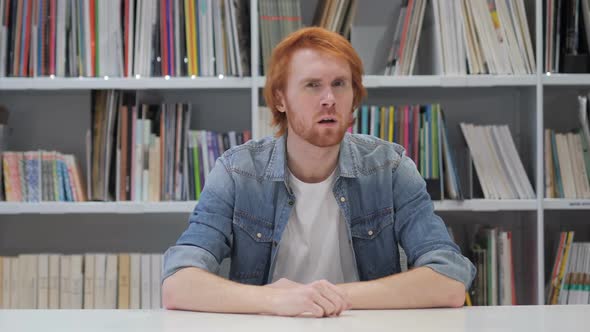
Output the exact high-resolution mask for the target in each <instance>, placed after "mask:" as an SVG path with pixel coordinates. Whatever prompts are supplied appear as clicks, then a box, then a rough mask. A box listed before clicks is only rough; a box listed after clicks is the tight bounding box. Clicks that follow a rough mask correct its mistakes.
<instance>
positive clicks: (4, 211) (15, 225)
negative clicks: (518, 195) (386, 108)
mask: <svg viewBox="0 0 590 332" xmlns="http://www.w3.org/2000/svg"><path fill="white" fill-rule="evenodd" d="M246 1H249V2H250V13H251V16H250V42H251V49H250V68H252V69H253V70H252V71H251V76H249V77H244V78H235V77H223V78H219V77H194V78H191V77H170V78H168V79H167V78H165V77H150V78H144V77H141V78H118V77H109V78H108V79H106V78H49V77H43V78H12V77H9V78H0V103H1V104H3V105H5V106H6V107H7V108H8V109H9V110H10V122H9V125H10V127H11V128H14V130H13V131H12V132H11V133H10V137H9V141H8V143H9V144H8V149H9V150H15V151H26V150H34V149H48V150H58V151H63V152H68V153H73V154H74V155H75V156H76V158H77V160H78V162H79V163H80V165H81V168H82V170H83V172H84V174H85V172H86V171H87V169H88V165H86V158H85V142H84V140H85V134H86V131H87V130H88V129H89V128H90V125H91V121H90V120H91V115H90V108H91V90H100V89H121V90H132V91H136V92H137V96H138V98H139V99H140V100H142V101H145V102H151V101H154V102H158V103H176V102H185V103H190V104H192V105H193V113H192V118H191V128H198V129H208V130H219V131H227V130H247V129H249V130H252V133H253V135H255V133H256V132H257V129H258V126H259V121H258V120H259V114H258V108H259V106H262V105H263V100H262V90H261V89H262V87H263V86H264V82H265V77H264V76H263V75H261V73H260V72H259V70H256V69H257V68H259V63H260V57H259V45H260V41H259V22H258V21H259V20H258V1H257V0H246ZM399 1H400V0H396V1H390V0H372V1H371V5H370V6H361V7H360V8H359V9H358V10H357V13H356V16H355V18H354V21H353V27H352V33H351V40H352V44H353V46H354V47H355V48H356V49H357V51H359V54H360V56H361V58H362V59H363V62H364V64H365V68H366V74H367V75H366V76H365V77H364V79H363V80H364V83H365V85H366V87H367V89H368V91H369V96H368V99H367V100H365V101H364V102H363V103H366V104H383V105H390V104H406V103H440V104H441V105H442V108H443V109H444V110H445V116H446V121H447V128H448V129H449V140H450V143H451V146H453V147H454V150H455V154H456V156H457V158H458V159H459V161H460V163H461V161H463V163H464V160H465V157H466V154H467V150H466V145H465V142H464V139H463V137H462V134H461V132H460V130H459V129H458V124H459V123H460V122H461V121H466V122H473V123H478V124H487V123H490V124H508V126H509V128H510V130H511V133H512V135H513V138H514V140H515V143H516V146H517V149H518V151H519V154H520V157H521V159H522V162H523V165H524V167H525V170H526V172H527V174H528V176H529V179H530V181H531V183H532V184H533V187H534V188H535V191H536V198H535V199H531V200H485V199H470V200H464V201H451V200H444V201H436V202H434V206H435V209H436V211H437V212H438V213H440V215H441V216H442V217H443V219H444V220H445V221H447V222H448V223H449V224H450V225H451V226H458V227H460V228H465V229H466V230H465V233H469V232H470V231H471V230H472V225H473V224H483V225H492V226H501V227H504V228H505V229H508V230H511V231H513V236H514V241H515V242H514V243H515V248H514V251H515V256H514V259H515V266H516V267H517V268H516V286H517V292H518V294H517V297H518V299H519V304H542V303H543V302H544V292H545V290H544V288H545V276H546V275H547V271H548V269H550V268H551V264H552V260H553V257H554V247H553V245H554V238H553V237H552V236H553V235H554V234H553V233H555V232H556V231H555V227H554V226H555V225H556V224H560V223H561V218H562V217H561V216H562V215H564V214H562V212H564V213H565V216H567V220H568V221H569V220H573V221H574V222H576V227H581V229H583V230H584V231H587V230H588V228H590V224H588V223H587V221H586V220H587V219H588V216H589V215H588V212H587V211H585V210H588V209H590V201H588V200H568V199H544V196H543V195H544V190H543V188H544V175H543V168H544V163H543V160H544V159H543V128H544V127H545V125H547V126H550V127H551V128H554V129H561V128H567V127H568V126H571V125H572V124H574V123H575V122H576V121H577V119H576V113H575V111H576V108H575V105H576V100H575V97H576V95H577V93H578V92H579V91H586V90H590V74H578V75H575V74H551V75H547V74H546V73H545V72H544V71H543V61H542V57H543V54H544V52H543V40H544V39H543V38H544V37H543V33H544V32H543V20H542V17H543V8H542V6H543V3H544V2H543V1H542V0H525V6H526V10H527V15H528V23H529V28H530V32H531V35H532V36H531V37H532V41H533V45H534V48H535V57H536V59H535V61H536V71H535V74H533V75H478V76H470V75H464V76H440V75H432V74H428V65H427V64H426V63H425V61H426V60H427V57H428V55H429V52H419V53H418V64H419V66H418V68H419V70H418V74H420V75H414V76H382V75H380V73H379V70H378V68H379V66H380V65H381V64H382V63H384V62H385V58H386V56H387V51H388V49H389V46H390V42H391V41H390V37H389V36H390V35H391V34H392V33H393V30H394V29H395V27H394V26H392V24H391V20H392V17H394V20H396V19H397V14H395V13H394V8H395V6H397V5H398V4H399ZM301 2H302V3H301V11H302V21H303V24H304V25H309V24H311V22H312V18H313V12H314V10H315V8H316V5H317V3H318V0H311V1H307V0H306V1H301ZM429 27H430V30H429ZM424 29H425V30H424V33H426V34H428V33H429V31H431V30H432V17H429V16H428V13H427V16H426V18H425V21H424ZM429 42H431V41H430V40H428V38H424V41H423V42H422V41H421V44H420V48H419V49H420V50H425V49H426V50H427V49H428V43H429ZM425 59H426V60H425ZM420 64H422V66H420ZM572 88H573V89H572ZM566 113H567V114H566ZM31 119H33V120H31ZM254 138H258V137H255V136H254ZM467 173H468V172H467V169H465V168H462V169H461V168H460V169H459V176H460V177H461V178H462V179H463V178H465V177H466V175H467ZM195 204H196V202H195V201H187V202H158V203H149V202H84V203H50V202H43V203H4V202H0V255H12V254H16V253H39V252H44V251H48V252H62V253H84V252H109V251H113V252H126V251H145V252H163V251H164V250H165V249H166V248H168V247H169V246H170V245H171V244H173V243H174V241H175V240H176V239H177V237H178V235H179V234H180V232H182V230H184V228H185V227H186V222H187V217H188V215H189V214H190V213H191V211H192V209H193V207H194V205H195ZM546 224H551V225H552V227H546ZM557 229H559V227H557ZM31 232H35V235H34V236H33V238H32V240H31V239H30V238H31V237H30V233H31ZM550 232H551V233H550Z"/></svg>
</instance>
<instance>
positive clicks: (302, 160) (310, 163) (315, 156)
mask: <svg viewBox="0 0 590 332" xmlns="http://www.w3.org/2000/svg"><path fill="white" fill-rule="evenodd" d="M339 152H340V145H335V146H331V147H325V148H324V147H318V146H315V145H312V144H310V143H309V142H307V141H305V140H303V139H301V138H300V137H298V136H297V135H293V134H290V135H287V165H288V167H289V171H290V172H291V174H293V175H294V176H295V177H296V178H298V179H299V180H301V181H303V182H307V183H317V182H321V181H323V180H325V179H327V178H328V177H329V176H330V174H332V172H333V171H334V169H335V168H336V165H337V164H338V153H339Z"/></svg>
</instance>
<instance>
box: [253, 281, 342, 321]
mask: <svg viewBox="0 0 590 332" xmlns="http://www.w3.org/2000/svg"><path fill="white" fill-rule="evenodd" d="M264 287H268V288H271V289H273V291H274V293H273V295H272V298H271V302H272V308H273V309H272V312H270V313H269V314H271V315H278V316H291V317H295V316H305V315H306V314H307V315H312V316H313V317H335V316H339V315H340V314H341V313H342V311H344V310H348V309H350V308H351V307H352V303H351V301H350V297H349V296H348V294H346V292H345V291H344V290H343V289H342V288H340V287H338V286H336V285H334V284H332V283H330V282H328V281H326V280H319V281H314V282H312V283H309V284H300V283H298V282H294V281H291V280H289V279H285V278H282V279H279V280H277V281H275V282H273V283H272V284H268V285H266V286H264Z"/></svg>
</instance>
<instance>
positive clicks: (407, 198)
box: [340, 155, 475, 309]
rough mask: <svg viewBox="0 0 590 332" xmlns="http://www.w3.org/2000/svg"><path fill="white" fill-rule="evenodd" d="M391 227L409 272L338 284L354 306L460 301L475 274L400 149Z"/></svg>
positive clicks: (442, 304)
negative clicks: (400, 157)
mask: <svg viewBox="0 0 590 332" xmlns="http://www.w3.org/2000/svg"><path fill="white" fill-rule="evenodd" d="M393 206H394V211H395V222H394V232H395V236H396V238H397V241H398V243H399V244H400V245H401V246H402V247H403V249H404V251H405V253H406V255H407V258H408V264H409V266H411V267H413V268H412V269H410V270H409V271H407V272H404V273H399V274H395V275H392V276H388V277H384V278H381V279H378V280H373V281H368V282H358V283H350V284H343V285H340V287H342V289H344V290H345V291H346V292H347V293H348V294H349V296H350V297H351V301H352V303H353V308H357V309H361V308H362V309H368V308H373V309H393V308H426V307H459V306H462V305H463V303H464V300H465V289H466V288H468V287H469V285H470V284H471V281H472V280H473V277H474V276H475V267H474V266H473V264H472V263H471V262H470V261H469V260H468V259H467V258H465V257H464V256H463V255H461V252H460V250H459V247H458V246H457V245H456V244H455V243H453V241H452V240H451V238H450V236H449V233H448V231H447V229H446V227H445V224H444V223H443V221H442V220H441V219H440V217H438V216H437V215H436V214H435V213H434V207H433V204H432V201H431V199H430V195H429V194H428V192H427V191H426V184H425V182H424V179H423V178H422V176H421V175H420V173H418V170H417V169H416V166H415V164H414V163H413V161H412V160H411V159H410V158H408V157H407V156H405V155H403V156H402V160H401V161H400V164H399V165H398V167H397V168H396V169H395V170H394V172H393Z"/></svg>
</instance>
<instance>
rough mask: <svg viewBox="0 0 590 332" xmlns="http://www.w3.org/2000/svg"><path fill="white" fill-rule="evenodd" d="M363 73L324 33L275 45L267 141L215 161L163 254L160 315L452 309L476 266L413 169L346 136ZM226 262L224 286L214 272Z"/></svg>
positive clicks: (384, 145) (390, 151) (305, 33)
mask: <svg viewBox="0 0 590 332" xmlns="http://www.w3.org/2000/svg"><path fill="white" fill-rule="evenodd" d="M362 74H363V69H362V63H361V60H360V58H359V57H358V55H357V54H356V52H355V51H354V49H353V48H352V46H351V45H350V43H349V42H348V41H347V40H346V39H344V38H343V37H341V36H340V35H338V34H336V33H332V32H329V31H327V30H324V29H322V28H305V29H301V30H299V31H296V32H294V33H292V34H291V35H289V36H288V37H287V38H286V39H284V40H283V41H282V42H281V43H280V44H278V45H277V46H276V48H275V49H274V51H273V54H272V59H271V62H270V68H269V70H268V76H267V80H266V86H265V88H264V97H265V100H266V103H267V105H268V107H269V108H270V109H271V112H272V115H273V124H274V125H275V126H277V127H278V133H277V135H276V137H274V138H273V137H269V138H264V139H261V140H259V141H250V142H247V143H246V144H244V145H241V146H238V147H235V148H233V149H230V150H229V151H227V152H226V153H224V154H223V155H222V156H221V157H220V158H219V159H218V160H217V162H216V164H215V167H214V168H213V170H212V171H211V173H210V174H209V176H208V178H207V182H206V185H205V188H204V190H203V192H202V194H201V199H200V200H199V202H198V204H197V206H196V208H195V210H194V212H193V213H192V215H191V216H190V220H189V225H188V228H187V229H186V230H185V231H184V233H183V234H182V235H181V236H180V238H179V239H178V241H177V243H176V245H174V246H173V247H171V248H170V249H168V251H167V252H166V254H165V257H164V271H163V276H162V277H163V285H162V299H163V303H164V306H165V307H166V308H168V309H182V310H195V311H209V312H225V313H265V314H272V315H281V316H297V315H302V314H306V315H313V316H316V317H328V316H337V315H340V313H341V312H342V311H344V310H348V309H394V308H423V307H460V306H462V305H463V301H464V298H465V289H466V288H468V287H469V285H470V283H471V282H472V280H473V277H474V275H475V267H474V266H473V264H472V263H471V262H470V261H469V260H468V259H467V258H465V257H464V256H463V255H461V252H460V250H459V248H458V247H457V246H456V245H455V244H454V243H453V242H452V241H451V239H450V237H449V234H448V233H447V229H446V227H445V225H444V223H443V222H442V220H441V219H440V218H439V217H438V216H437V215H435V214H434V209H433V204H432V201H431V199H430V196H429V195H428V193H427V192H426V186H425V182H424V180H423V179H422V177H421V176H420V174H419V173H418V171H417V169H416V165H415V164H414V163H413V162H412V160H411V159H410V158H409V157H407V156H406V155H405V152H404V149H403V147H401V146H399V145H397V144H393V143H389V142H385V141H383V140H380V139H378V138H376V137H371V136H367V135H352V134H349V133H347V128H348V127H350V126H351V124H352V123H353V121H354V119H353V110H354V109H355V108H356V107H357V106H358V105H359V103H360V102H361V100H362V98H363V97H365V95H366V90H365V88H364V87H363V84H362ZM398 246H399V247H401V248H403V249H404V251H405V253H406V255H407V261H408V264H409V266H410V270H408V271H405V272H402V271H401V267H400V262H399V257H400V252H399V249H398ZM225 258H231V266H230V272H229V280H227V279H224V278H222V277H219V276H217V273H218V272H219V266H220V263H221V261H222V260H223V259H225Z"/></svg>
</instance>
